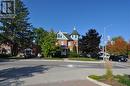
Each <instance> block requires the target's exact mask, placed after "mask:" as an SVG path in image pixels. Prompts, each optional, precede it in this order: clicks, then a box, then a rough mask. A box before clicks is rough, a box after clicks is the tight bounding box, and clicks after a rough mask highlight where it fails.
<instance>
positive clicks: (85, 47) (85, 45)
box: [79, 29, 101, 56]
mask: <svg viewBox="0 0 130 86" xmlns="http://www.w3.org/2000/svg"><path fill="white" fill-rule="evenodd" d="M100 39H101V36H100V35H99V33H98V32H97V31H96V30H95V29H90V30H89V31H88V32H87V33H86V35H85V36H82V39H80V42H79V45H80V50H81V51H82V52H83V53H87V54H90V55H92V56H97V55H98V52H99V51H100V49H99V44H100Z"/></svg>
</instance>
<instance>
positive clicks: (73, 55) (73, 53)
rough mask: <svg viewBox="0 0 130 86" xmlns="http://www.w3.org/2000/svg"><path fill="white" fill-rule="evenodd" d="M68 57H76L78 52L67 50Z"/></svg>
mask: <svg viewBox="0 0 130 86" xmlns="http://www.w3.org/2000/svg"><path fill="white" fill-rule="evenodd" d="M69 57H70V58H76V57H79V54H77V52H69Z"/></svg>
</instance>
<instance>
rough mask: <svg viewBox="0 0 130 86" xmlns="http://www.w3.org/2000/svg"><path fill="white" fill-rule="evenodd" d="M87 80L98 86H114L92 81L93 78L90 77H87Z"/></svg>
mask: <svg viewBox="0 0 130 86" xmlns="http://www.w3.org/2000/svg"><path fill="white" fill-rule="evenodd" d="M86 79H87V80H89V81H91V82H93V83H95V84H97V85H99V86H112V85H108V84H105V83H102V82H99V81H97V80H94V79H91V78H89V77H88V76H87V77H86Z"/></svg>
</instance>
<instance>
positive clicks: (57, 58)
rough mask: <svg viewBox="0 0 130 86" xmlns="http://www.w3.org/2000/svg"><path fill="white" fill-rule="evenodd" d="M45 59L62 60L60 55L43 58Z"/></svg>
mask: <svg viewBox="0 0 130 86" xmlns="http://www.w3.org/2000/svg"><path fill="white" fill-rule="evenodd" d="M43 59H45V60H63V58H60V57H53V58H43Z"/></svg>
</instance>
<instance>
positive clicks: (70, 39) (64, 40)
mask: <svg viewBox="0 0 130 86" xmlns="http://www.w3.org/2000/svg"><path fill="white" fill-rule="evenodd" d="M79 37H80V35H79V33H78V32H77V30H76V29H75V28H74V29H73V31H72V33H71V34H68V33H66V32H61V31H59V32H58V33H57V40H58V42H57V44H58V45H60V46H61V47H62V48H63V51H62V52H63V55H64V53H66V50H69V51H72V52H73V51H76V52H77V53H78V52H79V45H78V41H79Z"/></svg>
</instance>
